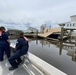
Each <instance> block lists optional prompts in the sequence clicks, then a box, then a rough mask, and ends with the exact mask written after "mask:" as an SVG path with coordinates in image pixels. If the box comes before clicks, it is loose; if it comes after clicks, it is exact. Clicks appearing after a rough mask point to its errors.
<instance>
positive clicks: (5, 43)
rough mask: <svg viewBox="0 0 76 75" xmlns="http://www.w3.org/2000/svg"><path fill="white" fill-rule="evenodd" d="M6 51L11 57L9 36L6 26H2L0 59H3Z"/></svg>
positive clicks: (0, 30)
mask: <svg viewBox="0 0 76 75" xmlns="http://www.w3.org/2000/svg"><path fill="white" fill-rule="evenodd" d="M4 52H5V53H6V55H7V58H9V57H10V46H9V38H8V35H7V33H6V32H5V28H4V27H0V61H3V56H4Z"/></svg>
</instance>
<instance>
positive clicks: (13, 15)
mask: <svg viewBox="0 0 76 75" xmlns="http://www.w3.org/2000/svg"><path fill="white" fill-rule="evenodd" d="M72 15H76V0H0V19H2V20H7V21H8V20H9V21H15V22H27V21H28V22H32V23H36V24H41V23H43V22H45V21H47V20H51V21H53V22H65V21H69V20H70V16H72Z"/></svg>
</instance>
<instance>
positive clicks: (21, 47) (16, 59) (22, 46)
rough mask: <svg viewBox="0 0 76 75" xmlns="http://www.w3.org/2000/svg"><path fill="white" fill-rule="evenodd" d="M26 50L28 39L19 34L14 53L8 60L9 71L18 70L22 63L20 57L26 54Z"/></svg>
mask: <svg viewBox="0 0 76 75" xmlns="http://www.w3.org/2000/svg"><path fill="white" fill-rule="evenodd" d="M28 48H29V45H28V39H27V38H26V37H25V36H24V35H23V33H20V35H19V38H18V39H17V43H16V47H15V49H16V52H15V53H14V54H13V55H12V56H11V57H10V58H9V59H8V61H9V63H10V64H11V67H9V70H14V69H16V68H18V65H19V64H20V63H21V61H22V60H21V58H20V57H21V56H23V55H25V54H27V52H28Z"/></svg>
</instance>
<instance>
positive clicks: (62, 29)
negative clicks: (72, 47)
mask: <svg viewBox="0 0 76 75" xmlns="http://www.w3.org/2000/svg"><path fill="white" fill-rule="evenodd" d="M60 26H61V35H60V40H63V33H64V26H65V24H60Z"/></svg>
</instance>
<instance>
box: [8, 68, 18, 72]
mask: <svg viewBox="0 0 76 75" xmlns="http://www.w3.org/2000/svg"><path fill="white" fill-rule="evenodd" d="M17 68H18V67H9V70H10V71H11V70H15V69H17Z"/></svg>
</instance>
